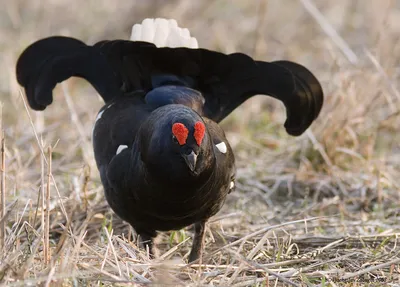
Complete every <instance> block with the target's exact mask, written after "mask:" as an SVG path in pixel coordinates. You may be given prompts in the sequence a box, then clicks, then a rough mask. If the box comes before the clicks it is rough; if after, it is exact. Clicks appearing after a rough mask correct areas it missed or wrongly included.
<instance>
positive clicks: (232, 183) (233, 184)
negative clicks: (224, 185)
mask: <svg viewBox="0 0 400 287" xmlns="http://www.w3.org/2000/svg"><path fill="white" fill-rule="evenodd" d="M234 187H235V183H234V182H233V181H231V184H230V185H229V189H233V188H234Z"/></svg>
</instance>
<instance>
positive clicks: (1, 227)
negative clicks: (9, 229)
mask: <svg viewBox="0 0 400 287" xmlns="http://www.w3.org/2000/svg"><path fill="white" fill-rule="evenodd" d="M5 147H6V142H5V135H4V130H3V131H2V134H1V187H0V193H1V195H0V200H1V201H0V219H1V223H0V250H2V249H3V248H4V247H5V246H4V243H5V241H6V223H5V221H6V220H3V218H4V216H5V214H6V149H5Z"/></svg>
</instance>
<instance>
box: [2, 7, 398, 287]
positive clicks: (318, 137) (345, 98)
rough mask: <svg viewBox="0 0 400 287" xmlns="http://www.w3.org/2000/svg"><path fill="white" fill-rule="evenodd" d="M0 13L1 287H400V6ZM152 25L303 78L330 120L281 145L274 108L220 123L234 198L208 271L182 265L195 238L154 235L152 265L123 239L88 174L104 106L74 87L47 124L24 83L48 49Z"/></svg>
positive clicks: (212, 236)
mask: <svg viewBox="0 0 400 287" xmlns="http://www.w3.org/2000/svg"><path fill="white" fill-rule="evenodd" d="M262 1H263V0H262ZM1 2H2V3H1V6H2V10H1V12H0V35H1V37H0V62H1V63H2V66H1V67H2V73H1V74H0V97H1V102H3V104H4V108H3V128H4V130H5V138H6V147H5V168H6V173H5V179H6V182H4V185H3V183H2V185H1V186H2V187H4V188H2V189H1V191H3V190H5V192H6V194H5V195H6V210H5V215H4V217H3V218H1V219H0V221H1V222H0V223H3V222H4V223H5V245H4V249H3V251H2V252H1V253H0V284H4V285H7V286H32V285H38V284H41V285H43V286H105V285H107V286H108V285H117V286H126V285H129V286H132V285H133V286H142V285H163V286H164V285H166V286H167V285H179V286H214V285H215V286H290V285H292V286H365V285H367V284H370V285H371V286H372V285H375V286H381V285H389V283H391V284H392V285H391V286H395V285H396V284H397V286H398V285H399V284H400V265H399V263H400V259H399V258H400V256H399V252H400V248H399V247H398V244H399V239H398V236H399V235H400V221H399V219H400V218H399V217H400V209H399V206H400V205H399V203H400V194H399V189H400V187H399V181H398V178H399V177H400V147H399V142H400V93H399V90H398V88H399V87H398V81H399V77H400V70H399V66H400V42H399V35H400V20H399V19H400V6H399V3H398V2H397V1H377V0H358V1H356V0H354V1H346V0H337V1H324V0H318V1H317V0H290V1H284V2H285V4H283V1H279V0H270V1H267V2H266V3H264V4H261V2H260V1H256V0H254V1H240V0H235V1H227V0H216V1H156V0H151V1H150V0H148V1H139V0H137V1H133V0H132V1H122V0H120V1H114V2H110V1H105V0H101V1H98V0H96V1H95V0H89V1H85V2H84V1H75V0H73V1H71V0H70V1H66V0H42V1H29V2H28V1H22V0H14V1H1ZM249 3H251V4H249ZM151 16H153V17H155V16H163V17H171V18H175V19H177V20H178V22H179V23H180V24H181V25H182V26H186V27H188V28H190V30H191V31H192V34H194V35H195V36H196V37H197V38H198V40H199V43H200V45H201V46H202V47H205V48H211V49H217V50H220V51H223V52H227V53H229V52H233V51H242V52H246V53H249V54H251V55H253V56H254V57H256V58H258V59H266V60H268V59H271V60H272V59H283V58H285V59H290V60H294V61H298V62H300V63H303V64H305V65H306V66H308V67H309V68H310V69H311V70H312V71H313V72H314V73H315V74H316V75H317V76H318V78H319V79H320V80H321V82H322V84H323V87H324V90H325V94H326V101H325V105H324V108H323V111H322V113H321V116H320V117H319V119H318V120H317V122H315V123H314V124H313V126H312V128H311V129H310V130H308V131H307V132H306V133H305V134H304V135H303V136H301V137H299V138H291V137H289V136H287V135H286V134H285V132H284V129H283V127H282V123H283V121H284V117H285V114H284V110H283V108H282V106H281V105H280V104H278V103H276V102H275V101H274V100H271V99H264V98H257V99H255V100H252V101H249V102H248V103H246V104H245V105H244V106H243V108H241V109H239V110H237V111H236V112H235V113H234V114H232V116H231V117H230V118H229V119H227V120H226V121H225V122H224V123H223V125H224V128H225V130H226V131H227V132H228V135H229V138H230V141H231V143H232V145H233V146H234V149H235V152H236V157H237V162H238V167H239V169H238V188H237V190H236V191H235V192H234V193H232V194H231V195H230V196H229V198H228V200H227V202H226V204H225V206H224V208H223V210H222V211H221V212H220V213H219V214H218V215H217V216H216V217H214V218H213V219H212V221H211V222H210V223H209V225H208V231H207V235H206V241H207V242H206V252H205V254H206V255H205V257H204V258H203V265H201V266H199V265H195V264H193V265H187V264H186V258H187V256H188V252H189V248H190V245H191V236H192V235H193V232H192V230H191V229H190V228H187V229H185V230H182V231H179V232H170V233H163V234H160V238H159V244H158V246H159V248H160V258H159V259H155V260H150V259H149V258H148V256H147V255H146V253H145V252H144V251H142V250H139V249H138V248H137V245H136V243H135V241H133V242H132V241H129V240H127V239H126V238H130V235H131V233H132V230H131V229H130V228H129V227H128V226H127V225H126V224H125V223H123V222H121V221H120V220H118V218H116V216H113V214H112V212H111V211H110V210H109V208H108V207H107V205H106V203H105V200H104V196H103V191H102V187H101V184H100V181H99V175H98V173H97V170H96V168H95V165H94V160H93V153H92V149H91V142H90V140H91V139H90V138H91V129H92V124H93V122H94V118H95V117H96V113H97V111H98V109H99V108H100V107H101V101H100V100H99V98H98V97H97V96H96V95H95V92H94V89H93V88H91V87H90V86H88V85H87V84H86V83H84V82H83V81H81V80H78V79H71V80H70V81H68V82H67V83H66V84H65V85H63V87H62V88H60V87H58V88H57V89H56V91H55V102H54V104H53V105H52V106H51V107H50V108H48V109H47V110H46V112H45V113H35V112H33V111H31V110H28V109H25V103H24V102H23V100H22V97H21V95H20V92H19V87H18V85H17V84H16V81H15V74H14V66H15V61H16V59H17V57H18V55H19V53H20V52H21V51H22V49H23V48H24V47H26V46H27V45H28V44H29V43H31V42H32V41H34V40H37V39H39V38H40V37H44V36H48V35H53V34H63V35H72V36H75V37H77V38H80V39H83V40H85V41H87V42H89V43H93V42H95V41H97V40H100V39H104V38H108V39H113V38H128V36H129V35H130V31H129V30H130V26H131V25H132V24H133V23H135V22H139V21H141V20H142V19H143V18H145V17H151ZM63 95H64V96H63ZM49 146H51V147H52V151H53V152H52V167H51V169H48V165H49V155H48V154H47V150H48V147H49ZM47 182H48V183H47ZM47 184H48V185H47ZM46 191H50V192H51V195H50V202H49V205H46V198H45V194H46ZM47 212H48V213H49V222H48V223H49V226H48V228H49V232H47V231H46V229H47V228H45V226H46V223H47V220H46V213H47ZM0 214H1V213H0ZM0 225H1V224H0ZM47 235H48V236H49V255H50V256H51V257H50V261H49V263H48V264H47V262H46V261H47V260H46V255H45V252H47V251H46V248H45V245H44V242H45V241H44V238H46V236H47ZM0 242H1V241H0Z"/></svg>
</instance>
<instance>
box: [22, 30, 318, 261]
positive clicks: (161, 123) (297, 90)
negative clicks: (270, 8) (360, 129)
mask: <svg viewBox="0 0 400 287" xmlns="http://www.w3.org/2000/svg"><path fill="white" fill-rule="evenodd" d="M72 76H78V77H82V78H84V79H86V80H88V81H89V82H90V83H91V84H92V85H93V86H94V87H95V88H96V90H97V91H98V92H99V94H100V95H101V96H102V97H103V99H104V101H105V103H106V105H105V106H104V107H103V108H102V109H101V111H100V112H99V115H98V119H97V121H96V123H95V127H94V131H93V146H94V152H95V159H96V163H97V166H98V169H99V171H100V176H101V180H102V183H103V185H104V189H105V194H106V198H107V201H108V202H109V204H110V206H111V207H112V209H113V210H114V211H115V213H117V214H118V215H119V216H120V217H121V218H123V219H124V220H126V221H127V222H129V223H130V224H131V225H132V226H133V227H134V228H135V230H136V231H137V232H138V233H139V234H140V235H141V236H142V238H144V239H145V240H150V241H151V239H152V237H154V236H155V234H156V231H157V230H170V229H179V228H182V227H184V226H187V225H189V224H192V223H196V240H194V242H195V246H193V248H192V253H191V256H190V260H194V259H196V258H197V257H198V255H199V252H200V251H199V250H201V245H199V244H200V243H199V242H201V238H202V234H204V223H205V222H206V221H207V219H208V218H209V217H210V216H212V215H214V214H215V213H216V212H218V210H219V209H220V208H221V206H222V204H223V202H224V201H225V197H226V196H227V194H228V193H229V192H230V191H231V190H232V181H234V178H235V164H234V155H233V153H232V150H231V148H230V146H229V143H228V141H227V139H226V137H225V134H224V132H223V131H222V129H221V128H220V127H219V126H218V124H217V123H218V122H220V121H221V120H223V119H224V118H225V117H226V116H227V115H229V114H230V113H231V112H232V111H233V110H234V109H235V108H237V107H238V106H239V105H240V104H242V103H243V102H244V101H246V100H247V99H248V98H250V97H252V96H254V95H257V94H263V95H269V96H272V97H274V98H276V99H278V100H280V101H282V102H283V104H284V105H285V107H286V111H287V120H286V122H285V128H286V130H287V132H288V133H289V134H292V135H300V134H301V133H303V132H304V131H305V130H306V129H307V128H308V127H309V126H310V125H311V123H312V122H313V120H314V119H315V118H316V117H317V116H318V114H319V112H320V110H321V107H322V103H323V93H322V88H321V86H320V84H319V82H318V80H317V79H316V78H315V77H314V76H313V74H312V73H311V72H310V71H308V70H307V69H306V68H305V67H303V66H301V65H299V64H296V63H293V62H288V61H277V62H271V63H268V62H262V61H254V60H253V59H251V58H250V57H249V56H247V55H244V54H240V53H235V54H231V55H225V54H222V53H218V52H214V51H209V50H205V49H188V48H156V47H155V46H154V45H153V44H151V43H146V42H132V41H122V40H116V41H102V42H99V43H97V44H95V45H94V46H87V45H85V44H84V43H82V42H81V41H79V40H76V39H72V38H66V37H50V38H47V39H43V40H40V41H38V42H35V43H33V44H32V45H31V46H29V47H28V48H27V49H26V50H25V51H24V52H23V53H22V55H21V56H20V58H19V59H18V63H17V80H18V82H19V83H20V84H21V85H22V86H23V87H24V88H25V91H26V95H27V98H28V102H29V104H30V106H31V107H32V108H33V109H36V110H43V109H45V108H46V106H48V105H49V104H51V102H52V100H53V98H52V90H53V88H54V87H55V85H56V84H57V83H60V82H62V81H64V80H66V79H68V78H69V77H72ZM199 122H200V123H203V124H204V125H205V127H206V132H205V135H204V138H203V141H202V142H201V144H199V143H198V142H197V140H196V138H195V125H196V123H199ZM174 123H180V124H183V125H184V126H185V127H186V128H187V130H188V137H187V140H186V142H185V143H184V144H178V143H177V142H176V140H175V135H173V133H172V126H173V124H174ZM221 143H222V144H224V145H225V146H224V148H221V147H220V146H219V144H221ZM217 145H218V146H219V148H218V146H217ZM120 146H126V148H125V149H124V150H122V151H121V152H120V153H118V154H117V150H118V148H119V147H120ZM193 154H194V155H193ZM188 155H190V156H191V159H190V160H191V162H194V164H192V165H190V166H192V167H194V168H189V167H190V166H189V164H188ZM194 156H195V157H194ZM150 244H151V242H150Z"/></svg>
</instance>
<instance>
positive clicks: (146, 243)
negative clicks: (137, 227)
mask: <svg viewBox="0 0 400 287" xmlns="http://www.w3.org/2000/svg"><path fill="white" fill-rule="evenodd" d="M138 233H139V242H140V245H141V246H142V247H143V248H144V250H147V248H148V250H149V256H150V258H154V250H153V248H154V242H153V238H154V237H155V234H153V233H148V232H138Z"/></svg>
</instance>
